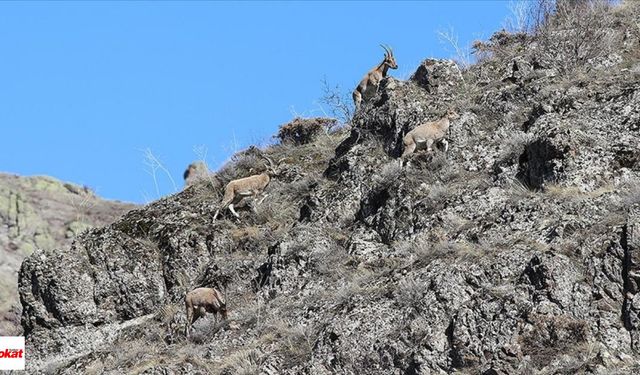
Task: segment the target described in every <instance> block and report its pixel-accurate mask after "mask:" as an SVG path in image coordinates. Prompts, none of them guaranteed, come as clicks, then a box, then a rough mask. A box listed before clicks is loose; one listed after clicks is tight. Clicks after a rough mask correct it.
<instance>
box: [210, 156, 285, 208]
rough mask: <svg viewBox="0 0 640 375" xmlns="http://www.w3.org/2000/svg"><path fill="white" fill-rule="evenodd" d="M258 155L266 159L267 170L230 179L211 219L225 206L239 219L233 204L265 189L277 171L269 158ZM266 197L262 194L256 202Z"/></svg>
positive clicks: (256, 194) (254, 195)
mask: <svg viewBox="0 0 640 375" xmlns="http://www.w3.org/2000/svg"><path fill="white" fill-rule="evenodd" d="M260 156H261V157H262V158H263V159H265V160H266V161H267V163H268V165H267V170H266V171H265V172H263V173H260V174H257V175H253V176H249V177H244V178H240V179H237V180H233V181H230V182H229V183H228V184H227V186H226V187H225V189H224V197H223V198H222V202H221V203H220V208H219V209H218V210H216V213H215V215H213V220H216V219H217V218H218V214H219V213H220V211H221V210H225V209H227V208H228V209H229V211H231V213H232V214H233V216H235V217H236V218H238V219H240V215H238V213H237V212H236V210H235V209H234V205H235V204H238V203H240V201H242V200H243V199H244V198H247V197H253V198H256V197H257V196H258V195H261V194H262V193H263V192H264V189H266V187H267V185H269V182H271V176H274V175H276V173H277V172H276V169H275V166H274V165H273V162H272V161H271V159H269V158H268V157H266V156H265V155H262V154H261V155H260ZM266 198H267V195H264V196H263V197H262V199H261V200H260V202H258V204H260V203H262V201H264V200H265V199H266ZM254 210H255V207H254Z"/></svg>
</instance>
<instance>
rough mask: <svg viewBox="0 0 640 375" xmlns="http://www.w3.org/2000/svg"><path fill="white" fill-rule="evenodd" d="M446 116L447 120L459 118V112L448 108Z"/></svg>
mask: <svg viewBox="0 0 640 375" xmlns="http://www.w3.org/2000/svg"><path fill="white" fill-rule="evenodd" d="M446 117H447V118H448V119H449V120H455V119H458V118H460V115H459V114H458V112H456V111H455V110H454V109H449V110H448V111H447V115H446Z"/></svg>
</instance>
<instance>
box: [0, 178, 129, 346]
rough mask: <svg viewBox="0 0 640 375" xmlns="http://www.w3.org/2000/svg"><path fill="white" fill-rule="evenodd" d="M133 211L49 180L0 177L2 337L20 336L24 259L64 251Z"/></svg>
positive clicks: (0, 299) (0, 309)
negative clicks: (37, 252)
mask: <svg viewBox="0 0 640 375" xmlns="http://www.w3.org/2000/svg"><path fill="white" fill-rule="evenodd" d="M132 207H134V206H133V205H131V204H126V203H121V202H113V201H106V200H103V199H100V198H99V197H97V196H95V195H94V194H93V192H92V191H91V190H90V189H88V188H86V187H81V186H78V185H74V184H71V183H65V182H62V181H59V180H56V179H54V178H51V177H47V176H34V177H20V176H15V175H10V174H4V173H0V224H1V225H0V335H12V334H17V333H18V332H20V331H21V329H20V326H19V320H20V318H19V316H20V308H19V300H18V270H19V268H20V263H21V262H22V260H23V259H24V258H25V257H27V256H28V255H30V254H31V253H33V252H34V251H35V250H36V249H38V248H40V249H47V250H51V249H54V248H61V247H68V246H69V245H71V242H72V241H73V239H74V238H75V237H76V236H77V235H78V234H80V233H81V232H83V231H85V230H86V229H88V228H90V227H95V226H102V225H105V224H108V223H109V222H111V221H113V220H115V219H116V218H117V217H118V216H119V215H121V214H122V213H124V212H125V211H126V210H128V209H130V208H132Z"/></svg>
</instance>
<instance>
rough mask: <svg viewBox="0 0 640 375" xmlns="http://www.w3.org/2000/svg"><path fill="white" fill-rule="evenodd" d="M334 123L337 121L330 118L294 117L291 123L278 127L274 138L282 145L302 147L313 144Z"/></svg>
mask: <svg viewBox="0 0 640 375" xmlns="http://www.w3.org/2000/svg"><path fill="white" fill-rule="evenodd" d="M336 123H337V120H336V119H332V118H325V117H314V118H308V119H304V118H300V117H296V118H295V119H293V121H291V122H289V123H286V124H284V125H282V126H280V130H278V134H277V135H276V137H277V138H278V139H279V140H280V142H282V143H293V144H295V145H304V144H307V143H310V142H313V141H314V140H315V139H316V137H317V136H318V135H320V134H322V133H325V132H326V130H328V129H330V128H331V127H333V126H335V125H336Z"/></svg>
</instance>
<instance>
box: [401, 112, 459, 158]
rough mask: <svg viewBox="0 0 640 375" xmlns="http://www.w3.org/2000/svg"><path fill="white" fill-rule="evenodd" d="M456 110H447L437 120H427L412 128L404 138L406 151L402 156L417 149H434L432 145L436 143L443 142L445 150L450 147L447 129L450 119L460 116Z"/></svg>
mask: <svg viewBox="0 0 640 375" xmlns="http://www.w3.org/2000/svg"><path fill="white" fill-rule="evenodd" d="M459 117H460V115H458V114H457V113H456V112H455V111H454V110H451V109H450V110H449V111H447V114H446V115H445V116H444V117H443V118H441V119H440V120H437V121H430V122H425V123H423V124H421V125H419V126H417V127H416V128H414V129H413V130H411V131H410V132H409V133H407V135H405V136H404V138H403V139H402V143H404V152H403V153H402V157H403V158H404V157H405V156H407V155H410V154H412V153H413V152H414V151H415V150H416V149H420V148H423V146H424V148H426V149H427V152H431V151H432V148H431V147H432V146H433V145H434V144H435V143H442V144H443V145H444V151H445V152H447V150H448V149H449V142H447V140H446V139H445V136H446V135H447V130H449V124H450V120H455V119H457V118H459Z"/></svg>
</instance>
